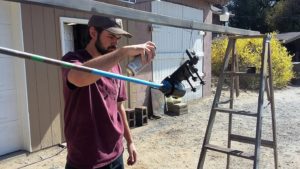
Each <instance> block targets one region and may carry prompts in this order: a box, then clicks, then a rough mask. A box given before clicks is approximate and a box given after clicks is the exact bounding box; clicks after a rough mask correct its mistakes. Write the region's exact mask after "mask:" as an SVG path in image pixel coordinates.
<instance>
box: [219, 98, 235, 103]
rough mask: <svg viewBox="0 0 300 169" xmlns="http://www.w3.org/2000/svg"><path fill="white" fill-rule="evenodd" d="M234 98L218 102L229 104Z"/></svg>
mask: <svg viewBox="0 0 300 169" xmlns="http://www.w3.org/2000/svg"><path fill="white" fill-rule="evenodd" d="M231 100H232V99H228V100H224V101H219V102H218V104H227V103H229V102H230V101H231Z"/></svg>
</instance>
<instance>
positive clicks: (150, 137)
mask: <svg viewBox="0 0 300 169" xmlns="http://www.w3.org/2000/svg"><path fill="white" fill-rule="evenodd" d="M227 94H228V92H225V93H224V94H223V95H222V96H223V97H224V98H225V97H226V96H227ZM257 96H258V94H257V93H255V92H249V91H248V92H245V91H242V92H241V95H240V96H239V97H238V98H237V99H236V100H235V108H237V109H238V108H239V109H243V110H250V111H256V109H257ZM213 97H214V95H212V96H211V97H208V98H204V99H201V100H197V101H193V102H191V103H189V104H188V106H189V112H188V114H184V115H180V116H167V115H163V116H162V118H161V119H158V120H149V122H148V125H146V126H143V127H138V128H134V129H132V135H133V137H134V141H135V144H136V147H137V149H138V153H139V154H138V162H137V164H136V165H134V166H131V167H129V166H126V168H128V169H195V168H197V163H198V159H199V154H200V151H201V146H202V142H203V137H204V134H205V129H206V126H207V122H208V117H209V113H210V108H211V104H212V100H213ZM299 98H300V87H292V86H289V87H287V88H285V89H282V90H276V91H275V108H276V118H277V140H278V158H279V168H281V169H297V168H298V169H300V110H299V107H300V105H299V103H300V101H299ZM263 116H264V118H263V133H262V138H263V139H267V140H272V132H271V125H270V124H271V120H270V108H269V107H266V112H265V113H264V114H263ZM216 117H217V118H216V121H215V125H214V128H213V134H212V137H211V143H212V144H216V145H223V146H226V143H227V125H228V115H226V114H222V113H220V114H217V116H216ZM255 123H256V120H255V118H253V117H245V116H234V118H233V124H234V125H233V132H234V133H235V134H243V135H244V136H252V137H254V134H255ZM232 147H233V148H237V149H240V150H245V151H248V152H253V148H254V147H253V146H252V145H251V146H249V145H247V144H240V143H235V142H233V144H232ZM65 158H66V149H64V148H61V147H59V146H56V147H52V148H49V149H46V150H42V151H39V152H36V153H31V154H20V155H14V157H12V158H7V157H2V159H1V160H0V168H1V169H8V168H9V169H12V168H24V169H39V168H45V169H62V168H64V165H65ZM124 159H127V152H125V153H124ZM260 159H261V162H260V168H263V169H271V168H274V160H273V150H272V149H270V148H265V147H262V148H261V158H260ZM252 164H253V163H252V161H250V160H245V159H241V158H236V157H232V158H231V165H230V168H237V169H238V168H239V169H240V168H243V169H244V168H252ZM204 168H209V169H221V168H226V155H224V154H221V153H217V152H212V151H208V153H207V157H206V161H205V166H204Z"/></svg>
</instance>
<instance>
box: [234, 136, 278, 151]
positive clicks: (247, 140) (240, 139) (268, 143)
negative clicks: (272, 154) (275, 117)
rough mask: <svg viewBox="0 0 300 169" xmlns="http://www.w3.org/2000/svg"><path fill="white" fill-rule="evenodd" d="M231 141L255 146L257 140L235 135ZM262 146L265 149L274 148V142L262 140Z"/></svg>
mask: <svg viewBox="0 0 300 169" xmlns="http://www.w3.org/2000/svg"><path fill="white" fill-rule="evenodd" d="M230 140H232V141H238V142H242V143H248V144H255V138H251V137H246V136H240V135H235V134H231V135H230ZM261 145H262V146H264V147H269V148H273V147H274V144H273V141H269V140H261Z"/></svg>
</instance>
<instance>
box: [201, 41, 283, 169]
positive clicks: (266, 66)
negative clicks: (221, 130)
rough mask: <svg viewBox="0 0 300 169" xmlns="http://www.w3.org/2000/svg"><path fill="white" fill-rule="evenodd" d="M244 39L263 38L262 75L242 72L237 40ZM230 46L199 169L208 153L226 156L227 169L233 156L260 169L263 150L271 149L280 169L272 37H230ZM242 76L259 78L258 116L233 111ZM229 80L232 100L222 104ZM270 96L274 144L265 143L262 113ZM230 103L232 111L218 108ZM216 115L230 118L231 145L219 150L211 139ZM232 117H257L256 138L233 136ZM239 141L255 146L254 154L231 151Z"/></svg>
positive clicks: (270, 142) (229, 136)
mask: <svg viewBox="0 0 300 169" xmlns="http://www.w3.org/2000/svg"><path fill="white" fill-rule="evenodd" d="M245 38H262V39H263V50H262V54H261V70H260V73H258V74H256V73H249V72H239V63H238V60H239V59H238V57H237V55H236V49H235V48H236V41H237V39H245ZM228 39H229V42H228V46H227V49H226V53H225V57H224V62H223V67H222V70H221V74H220V77H219V81H218V85H217V89H216V94H215V97H214V100H213V104H212V109H211V112H210V117H209V121H208V125H207V128H206V133H205V137H204V141H203V145H202V150H201V154H200V158H199V162H198V167H197V168H198V169H202V168H203V165H204V161H205V156H206V154H207V150H210V151H216V152H220V153H226V154H227V165H226V168H227V169H228V168H229V166H230V156H236V157H241V158H244V159H249V160H253V169H258V168H259V157H260V146H265V147H270V148H273V149H274V165H275V168H276V169H277V168H278V156H277V141H276V118H275V106H274V92H273V82H272V64H271V51H270V39H271V36H270V35H258V36H231V37H229V38H228ZM230 55H231V65H232V66H231V71H229V72H228V71H227V70H228V63H229V60H230ZM239 76H259V93H258V107H257V112H250V111H245V110H236V109H233V103H234V92H236V93H235V94H236V97H238V95H239V89H238V88H239ZM226 77H229V78H230V81H231V85H230V99H229V100H227V101H224V102H221V101H220V97H221V93H222V90H223V84H224V80H225V78H226ZM265 91H266V93H267V97H268V101H269V106H270V108H271V116H272V133H273V140H272V141H269V140H262V139H261V134H262V113H263V109H264V94H265ZM226 103H229V108H223V107H219V105H221V104H226ZM217 113H228V114H229V124H228V143H227V147H225V148H224V147H220V146H217V145H212V144H210V137H211V134H212V128H213V124H214V121H215V117H216V114H217ZM232 115H244V116H252V117H256V118H257V119H256V136H255V138H251V137H246V136H242V135H236V134H233V133H232ZM232 141H236V142H240V143H247V144H253V145H255V149H254V154H253V153H252V154H251V153H247V152H243V151H240V150H235V149H232V148H231V142H232Z"/></svg>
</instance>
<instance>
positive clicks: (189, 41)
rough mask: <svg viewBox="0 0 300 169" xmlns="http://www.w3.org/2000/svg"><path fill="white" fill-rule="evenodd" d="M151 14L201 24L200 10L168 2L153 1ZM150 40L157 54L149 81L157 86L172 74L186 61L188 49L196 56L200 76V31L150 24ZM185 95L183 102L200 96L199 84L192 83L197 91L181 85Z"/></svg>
mask: <svg viewBox="0 0 300 169" xmlns="http://www.w3.org/2000/svg"><path fill="white" fill-rule="evenodd" d="M152 12H153V13H158V14H161V15H166V16H170V17H174V18H178V19H184V20H194V21H197V22H203V11H202V10H198V9H195V8H190V7H186V6H182V5H178V4H173V3H169V2H162V1H153V2H152ZM152 40H153V41H154V42H155V43H156V45H157V49H156V52H157V55H156V58H155V59H154V61H153V80H154V81H155V82H157V83H160V82H161V81H162V80H163V79H164V78H165V77H166V76H168V75H170V74H171V73H172V72H174V71H175V70H176V69H177V68H178V67H179V66H180V65H181V64H182V63H183V62H184V61H185V60H186V59H187V58H188V56H187V55H186V53H185V50H186V49H192V50H194V51H195V52H196V54H197V55H198V56H200V60H199V62H198V65H197V68H198V70H199V73H202V69H203V68H202V63H203V61H202V60H203V34H202V32H200V31H196V30H189V29H181V28H174V27H168V26H161V25H153V33H152ZM184 85H185V87H186V88H187V91H188V93H187V94H186V95H185V97H184V100H193V99H196V98H201V97H202V87H201V86H200V85H199V82H196V83H193V85H194V86H195V87H197V89H198V90H197V92H196V93H193V92H191V91H190V87H189V85H188V83H184Z"/></svg>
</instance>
